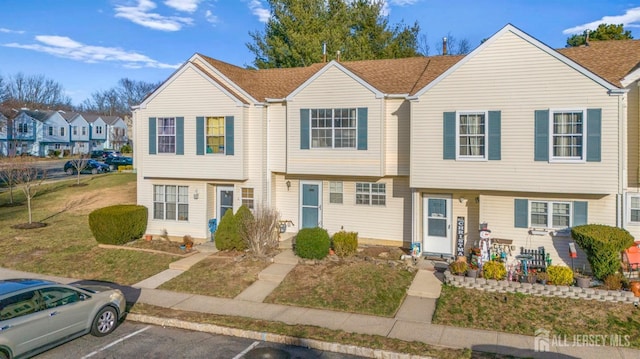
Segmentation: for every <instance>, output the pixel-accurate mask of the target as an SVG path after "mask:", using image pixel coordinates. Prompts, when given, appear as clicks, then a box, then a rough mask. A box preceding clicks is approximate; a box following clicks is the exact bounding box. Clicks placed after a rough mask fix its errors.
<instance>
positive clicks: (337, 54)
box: [336, 50, 340, 62]
mask: <svg viewBox="0 0 640 359" xmlns="http://www.w3.org/2000/svg"><path fill="white" fill-rule="evenodd" d="M336 61H338V62H340V50H338V51H336Z"/></svg>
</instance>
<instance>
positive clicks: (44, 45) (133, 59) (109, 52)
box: [2, 35, 180, 69]
mask: <svg viewBox="0 0 640 359" xmlns="http://www.w3.org/2000/svg"><path fill="white" fill-rule="evenodd" d="M35 39H36V41H38V43H35V44H18V43H15V42H14V43H9V44H4V45H2V46H5V47H13V48H19V49H26V50H33V51H38V52H44V53H47V54H50V55H53V56H57V57H62V58H67V59H71V60H76V61H82V62H87V63H98V62H119V63H122V65H123V66H124V67H128V68H143V67H149V68H158V69H175V68H178V67H179V66H180V64H175V65H172V64H165V63H162V62H159V61H156V60H153V59H151V58H150V57H148V56H146V55H143V54H140V53H137V52H134V51H126V50H123V49H120V48H117V47H103V46H91V45H86V44H83V43H81V42H78V41H75V40H73V39H70V38H68V37H66V36H49V35H39V36H36V38H35Z"/></svg>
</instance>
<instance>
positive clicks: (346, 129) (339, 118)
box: [311, 108, 357, 148]
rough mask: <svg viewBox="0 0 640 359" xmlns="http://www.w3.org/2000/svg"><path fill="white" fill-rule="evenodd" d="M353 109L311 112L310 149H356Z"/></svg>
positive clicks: (354, 112)
mask: <svg viewBox="0 0 640 359" xmlns="http://www.w3.org/2000/svg"><path fill="white" fill-rule="evenodd" d="M356 114H357V111H356V109H355V108H336V109H315V110H311V147H312V148H356V138H357V117H356V116H357V115H356Z"/></svg>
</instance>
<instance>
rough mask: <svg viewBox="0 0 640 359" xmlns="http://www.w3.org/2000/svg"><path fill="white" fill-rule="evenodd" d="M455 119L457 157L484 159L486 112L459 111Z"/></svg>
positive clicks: (485, 150) (485, 148)
mask: <svg viewBox="0 0 640 359" xmlns="http://www.w3.org/2000/svg"><path fill="white" fill-rule="evenodd" d="M457 120H458V121H457V140H458V146H457V147H458V152H457V154H458V158H460V159H486V158H487V157H486V154H487V113H486V112H459V113H458V118H457Z"/></svg>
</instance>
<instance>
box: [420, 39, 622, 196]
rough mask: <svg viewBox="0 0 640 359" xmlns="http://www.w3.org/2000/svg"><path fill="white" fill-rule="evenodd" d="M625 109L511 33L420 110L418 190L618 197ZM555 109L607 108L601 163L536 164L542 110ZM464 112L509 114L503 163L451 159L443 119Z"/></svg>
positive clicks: (447, 81) (468, 64) (442, 85)
mask: <svg viewBox="0 0 640 359" xmlns="http://www.w3.org/2000/svg"><path fill="white" fill-rule="evenodd" d="M617 106H618V97H616V96H609V95H608V94H607V90H606V89H604V88H603V87H601V86H600V85H598V84H596V83H595V82H594V81H593V80H590V79H588V78H587V77H585V76H584V75H582V74H580V73H578V72H577V71H575V70H573V69H571V68H570V67H568V66H567V65H565V64H564V63H562V62H560V61H559V60H558V59H556V58H554V57H552V56H550V55H548V54H546V53H544V52H543V51H542V50H540V49H538V48H536V47H534V46H533V45H532V44H531V43H529V42H527V41H525V40H523V39H522V38H520V37H518V36H516V35H515V34H513V33H511V32H507V33H505V34H504V35H503V36H502V37H500V38H497V39H496V40H495V42H493V43H491V44H490V46H488V47H486V48H484V49H483V51H482V52H480V53H477V54H476V55H475V56H474V57H473V58H471V59H469V61H468V62H466V63H465V64H463V65H462V66H461V67H460V68H458V69H457V70H456V71H454V72H453V73H451V74H450V75H449V76H448V77H446V78H444V79H443V80H442V81H441V82H440V83H438V84H437V85H435V86H434V87H433V88H431V89H430V90H429V91H427V92H426V93H425V94H424V95H423V96H421V98H420V99H419V101H417V102H414V103H412V118H413V119H414V120H413V121H412V127H411V186H412V187H425V188H450V189H467V188H473V189H482V190H505V189H508V190H518V191H531V190H534V191H542V192H555V193H599V194H607V193H615V192H617V183H618V182H617V181H618V161H617V155H618V143H619V140H620V139H619V138H618V127H617V122H618V107H617ZM549 108H551V109H587V108H600V109H602V136H601V139H602V147H601V148H602V151H601V159H602V160H601V162H584V163H548V162H546V161H545V162H542V161H534V134H535V133H534V111H535V110H541V109H549ZM464 110H466V111H469V110H474V111H475V110H487V111H489V110H499V111H501V119H502V126H501V131H502V134H501V149H502V150H501V156H502V159H501V160H499V161H464V160H443V158H442V156H443V149H442V147H443V138H442V137H443V136H442V134H443V112H445V111H464ZM587 178H588V180H586V179H587Z"/></svg>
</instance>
